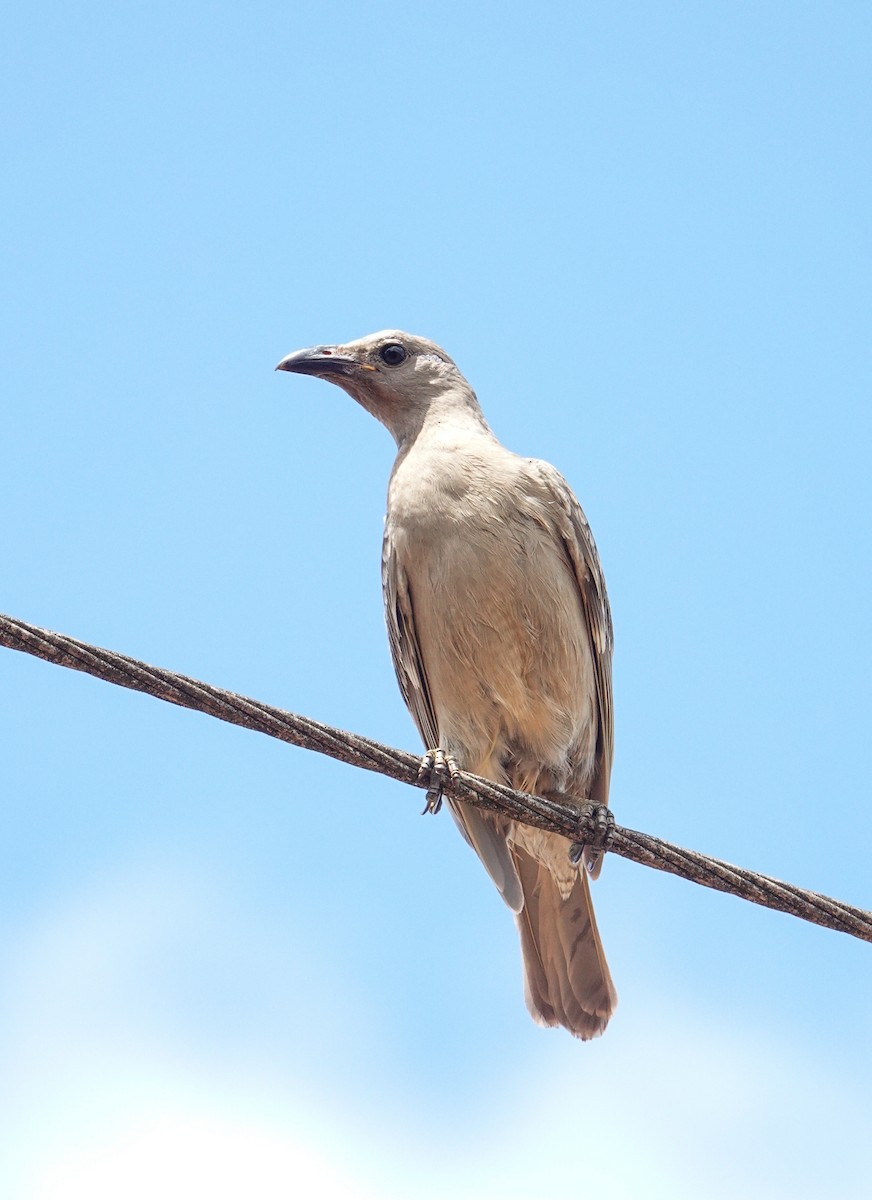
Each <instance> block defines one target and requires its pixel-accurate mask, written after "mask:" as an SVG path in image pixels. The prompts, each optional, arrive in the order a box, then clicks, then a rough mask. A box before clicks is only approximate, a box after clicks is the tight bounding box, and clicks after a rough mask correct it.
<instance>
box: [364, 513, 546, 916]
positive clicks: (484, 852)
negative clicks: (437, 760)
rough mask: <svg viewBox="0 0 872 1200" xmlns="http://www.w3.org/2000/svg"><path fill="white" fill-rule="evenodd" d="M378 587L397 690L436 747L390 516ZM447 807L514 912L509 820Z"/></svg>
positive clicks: (517, 890) (518, 893) (454, 804)
mask: <svg viewBox="0 0 872 1200" xmlns="http://www.w3.org/2000/svg"><path fill="white" fill-rule="evenodd" d="M382 589H383V592H384V601H385V621H386V623H387V627H388V640H389V642H390V647H391V657H392V658H393V661H394V670H395V671H396V674H397V681H398V682H399V685H400V691H401V692H402V695H403V699H404V700H405V702H406V707H407V708H408V710H409V712H410V713H411V715H412V719H413V720H414V722H415V724H416V725H417V726H418V731H419V733H420V734H421V737H422V738H423V740H424V745H425V747H426V748H427V749H428V750H435V749H437V748H438V747H439V744H440V739H439V722H438V719H437V716H436V708H435V705H434V704H433V698H432V695H431V693H430V687H429V684H428V682H427V669H426V667H425V664H424V656H423V654H422V653H421V646H420V642H419V641H418V634H417V630H416V627H415V612H414V607H413V602H412V590H411V587H410V585H409V579H408V576H407V574H406V572H405V570H404V569H403V566H402V563H401V562H400V556H399V555H398V553H397V547H396V542H395V540H394V537H393V535H392V530H391V523H390V520H388V521H387V522H386V524H385V536H384V542H383V544H382ZM460 765H461V766H462V765H463V764H460ZM448 807H449V809H450V810H451V815H452V816H453V818H454V820H455V822H456V824H457V827H458V828H459V830H460V832H461V833H462V834H463V836H464V838H466V840H467V842H469V844H470V846H472V848H473V850H475V852H476V854H477V855H478V856H479V858H480V859H481V861H482V862H483V863H484V866H485V869H486V870H487V872H488V874H489V875H490V877H491V879H492V880H493V881H494V883H495V884H496V886H497V888H498V890H499V892H500V895H501V896H502V898H503V900H505V902H506V904H507V905H508V906H509V908H510V909H511V910H512V912H514V913H519V912H520V911H521V909H522V908H523V907H524V895H523V892H522V890H521V883H520V880H519V879H518V874H517V870H516V868H515V864H514V862H513V860H512V855H511V852H510V850H509V846H508V842H507V836H508V831H509V822H508V821H507V820H506V819H505V818H502V817H499V816H496V815H495V814H493V813H489V812H485V811H484V810H482V809H480V808H476V807H475V806H474V805H471V804H464V803H463V801H462V800H453V799H451V798H449V800H448Z"/></svg>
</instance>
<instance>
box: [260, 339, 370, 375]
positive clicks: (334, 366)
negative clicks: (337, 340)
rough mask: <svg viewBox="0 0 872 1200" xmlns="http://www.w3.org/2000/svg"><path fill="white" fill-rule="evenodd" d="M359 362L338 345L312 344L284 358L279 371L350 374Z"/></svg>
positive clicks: (299, 373)
mask: <svg viewBox="0 0 872 1200" xmlns="http://www.w3.org/2000/svg"><path fill="white" fill-rule="evenodd" d="M359 365H360V364H359V363H358V362H357V361H356V360H355V359H353V358H351V357H350V355H348V354H343V353H342V352H341V351H340V350H339V348H338V347H337V346H311V347H310V348H309V349H308V350H295V351H294V353H293V354H289V355H288V356H287V358H283V359H282V361H281V362H280V363H279V365H278V366H277V367H276V370H277V371H293V372H294V374H296V375H319V376H326V377H329V376H331V375H350V374H351V372H352V371H354V370H355V369H356V368H357V367H359Z"/></svg>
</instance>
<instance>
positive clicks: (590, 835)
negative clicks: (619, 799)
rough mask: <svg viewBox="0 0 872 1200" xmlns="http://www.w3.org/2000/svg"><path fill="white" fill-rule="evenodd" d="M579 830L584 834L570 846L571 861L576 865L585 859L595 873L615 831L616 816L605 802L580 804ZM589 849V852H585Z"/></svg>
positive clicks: (578, 806)
mask: <svg viewBox="0 0 872 1200" xmlns="http://www.w3.org/2000/svg"><path fill="white" fill-rule="evenodd" d="M576 807H577V808H578V832H579V833H580V834H581V835H582V836H581V838H580V839H579V840H578V841H577V842H573V843H572V845H571V846H570V847H569V858H570V861H571V862H573V863H575V865H576V866H578V864H579V863H580V862H581V860H582V858H584V860H585V865H586V866H587V867H588V869H589V870H590V871H591V872H592V873H593V871H594V870H597V873H598V864H599V860H600V858H601V857H602V854H603V852H605V851H606V850H608V848H609V843H610V842H611V840H612V834H613V833H614V832H615V818H614V814H613V813H612V811H611V809H609V808H606V806H605V805H604V804H592V803H590V802H589V801H588V802H587V803H586V804H579V805H577V806H576ZM585 851H587V853H585Z"/></svg>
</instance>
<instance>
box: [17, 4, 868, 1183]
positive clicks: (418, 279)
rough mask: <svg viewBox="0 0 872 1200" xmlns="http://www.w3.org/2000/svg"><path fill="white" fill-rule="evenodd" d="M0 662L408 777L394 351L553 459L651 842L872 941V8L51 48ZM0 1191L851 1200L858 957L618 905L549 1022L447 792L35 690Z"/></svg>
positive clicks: (664, 894)
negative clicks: (117, 658)
mask: <svg viewBox="0 0 872 1200" xmlns="http://www.w3.org/2000/svg"><path fill="white" fill-rule="evenodd" d="M0 35H2V36H0V111H2V117H0V121H2V140H3V159H4V164H5V165H4V170H3V177H2V181H0V196H2V220H0V243H2V257H3V262H4V266H3V269H2V273H0V305H2V313H0V317H2V320H0V343H2V345H0V350H2V353H0V372H2V413H3V416H2V436H0V512H2V524H3V535H2V566H0V610H3V611H6V612H7V613H9V614H12V615H14V616H17V617H20V618H22V619H24V620H27V621H31V622H34V623H36V624H39V625H43V626H46V627H48V628H52V629H57V630H60V631H62V632H65V633H68V634H71V635H73V636H76V637H79V638H82V639H84V640H87V641H92V642H95V643H97V644H99V645H103V646H108V647H111V648H113V649H116V650H120V651H123V652H125V653H128V654H131V655H134V656H136V657H140V658H143V659H145V660H147V661H149V662H153V663H156V664H159V665H161V666H165V667H168V668H171V669H175V670H179V671H182V672H185V673H187V674H190V675H193V676H197V677H200V678H203V679H206V680H208V681H210V682H211V683H214V684H218V685H220V686H224V687H228V688H232V689H234V690H237V691H240V692H243V693H246V694H248V695H251V696H254V697H257V698H259V699H262V700H265V701H268V702H270V703H273V704H278V705H281V706H283V707H285V708H289V709H291V710H293V711H296V712H300V713H305V714H308V715H310V716H314V717H317V718H319V719H321V720H323V721H327V722H329V723H332V724H336V725H339V726H342V727H345V728H348V729H354V730H357V731H359V732H362V733H365V734H368V735H370V736H372V737H375V738H378V739H380V740H383V741H386V742H389V743H391V744H394V745H399V746H402V747H404V748H407V749H415V750H417V749H418V748H419V745H418V739H417V735H416V733H415V730H414V727H413V725H412V722H411V720H410V718H409V717H408V715H407V714H406V712H405V709H404V707H403V704H402V701H401V699H400V696H399V693H398V690H397V688H396V685H395V681H394V677H393V672H392V669H391V665H390V659H389V654H388V648H387V641H386V636H385V632H384V627H383V619H382V612H381V595H380V581H379V556H380V539H381V523H382V513H383V506H384V493H385V486H386V481H387V476H388V472H389V470H390V465H391V462H392V457H393V445H392V442H391V440H390V437H389V435H388V434H387V433H386V432H385V431H384V430H383V429H382V428H381V427H379V426H378V425H377V424H376V423H375V422H374V421H372V419H371V418H370V417H368V416H367V415H366V414H365V413H364V412H363V411H362V410H359V409H357V408H356V407H355V406H354V404H353V402H352V401H351V400H350V399H349V398H348V397H347V396H345V395H344V394H343V393H342V392H340V391H339V390H338V389H335V388H330V387H328V386H327V385H326V384H323V383H320V382H319V381H317V380H311V379H302V378H295V377H289V376H286V375H276V374H274V372H273V367H274V365H275V363H276V362H277V361H278V360H279V359H280V358H281V357H283V356H284V355H285V354H286V353H288V352H290V351H291V350H294V349H297V348H299V347H302V346H307V345H310V344H312V343H315V342H331V341H344V340H348V339H351V338H354V337H357V336H360V335H362V334H364V333H368V332H371V331H373V330H376V329H380V328H384V327H400V328H405V329H409V330H411V331H413V332H416V333H421V334H424V335H426V336H429V337H431V338H433V339H435V340H436V341H437V342H439V343H440V344H442V345H443V346H445V347H446V349H447V350H448V352H449V353H450V354H451V355H452V356H453V357H454V358H455V360H456V361H457V362H458V364H459V365H460V367H461V370H463V372H464V373H465V374H466V375H467V377H468V378H469V379H470V380H471V382H472V383H473V386H474V387H475V388H476V390H477V392H478V394H479V398H480V400H481V402H482V405H483V407H484V410H485V412H486V414H487V415H488V417H489V419H490V422H491V424H492V426H493V428H494V430H495V431H496V432H497V434H498V435H499V436H500V438H501V439H502V440H503V441H504V442H505V443H506V444H507V445H508V446H510V447H511V448H512V449H515V450H517V451H519V452H521V453H524V454H529V455H535V456H539V457H542V458H546V459H549V460H550V461H552V462H554V463H555V464H556V465H557V466H558V467H559V468H560V469H561V470H562V471H563V473H564V474H565V475H566V476H567V478H568V479H569V480H570V482H571V484H572V485H573V487H574V489H575V490H576V492H577V494H578V496H579V498H580V499H581V501H582V503H583V505H584V507H585V509H586V512H587V514H588V517H589V519H590V522H591V524H592V526H593V529H594V532H595V535H596V538H597V542H598V544H599V548H600V553H601V557H602V560H603V565H604V569H605V573H606V578H607V580H608V586H609V591H610V595H611V601H612V607H613V610H614V618H615V627H616V639H617V648H616V654H615V703H616V723H617V726H616V727H617V734H616V764H615V772H614V777H613V788H612V807H613V809H614V811H615V813H616V816H617V819H618V821H619V822H620V823H622V824H625V825H628V826H630V827H632V828H637V829H643V830H645V831H647V832H650V833H654V834H658V835H660V836H663V837H666V838H669V839H671V840H674V841H677V842H679V843H680V844H683V845H686V846H689V847H693V848H695V849H698V850H702V851H706V852H709V853H712V854H715V855H717V856H719V857H722V858H726V859H728V860H730V861H734V862H737V863H741V864H742V865H744V866H747V867H751V868H755V869H758V870H762V871H765V872H767V873H770V874H774V875H776V876H779V877H781V878H784V879H787V880H790V881H791V882H794V883H797V884H801V885H804V886H808V887H813V888H816V889H818V890H821V891H823V892H826V893H829V894H832V895H835V896H837V897H839V898H842V899H845V900H849V901H852V902H854V903H857V904H860V905H863V906H865V907H872V883H870V871H869V863H870V851H872V808H870V804H869V763H868V754H869V745H870V736H869V728H870V721H872V687H870V678H872V637H870V632H869V607H870V587H872V552H870V538H869V520H870V512H872V471H870V445H872V442H870V434H872V428H870V426H872V421H870V383H872V378H870V376H872V371H870V356H869V328H870V291H872V285H870V279H872V263H870V242H872V237H870V227H872V204H870V173H872V172H870V163H872V153H870V152H872V146H870V140H872V139H870V111H872V107H870V102H872V96H870V92H872V85H870V80H872V62H870V60H872V15H870V9H869V7H868V5H866V4H861V3H848V2H846V3H838V4H824V3H811V2H809V3H804V2H795V3H769V2H764V3H762V4H760V3H757V4H750V3H740V2H734V3H725V2H722V0H711V2H709V3H706V4H698V3H664V4H645V3H635V4H634V3H625V2H622V0H609V2H605V0H603V2H597V3H580V4H569V3H567V4H557V3H547V2H546V3H544V4H540V5H538V6H535V8H534V6H532V5H518V4H513V3H508V4H507V3H502V4H499V5H497V4H491V3H481V4H478V5H476V4H468V3H464V4H459V3H451V2H449V3H441V4H415V3H413V4H411V5H409V6H406V7H398V6H397V5H395V4H387V3H383V2H381V0H375V2H374V3H369V4H367V5H352V4H347V3H325V4H321V5H309V6H298V5H284V4H278V3H270V2H267V0H253V2H251V3H248V4H246V5H243V6H241V5H230V4H226V3H212V4H210V3H203V2H201V0H189V2H188V3H185V4H179V3H172V4H170V3H165V2H160V0H158V2H156V3H152V4H148V5H140V6H131V5H118V4H109V3H83V4H80V5H73V6H71V5H69V4H60V3H42V2H40V0H32V2H31V3H29V4H27V5H25V4H18V5H16V6H14V7H13V9H12V10H11V11H7V12H6V14H5V16H4V17H3V23H2V30H0ZM0 741H2V753H0V789H2V809H0V1130H2V1132H0V1192H2V1195H3V1196H4V1197H9V1198H10V1200H24V1198H26V1200H79V1197H82V1198H84V1197H88V1200H110V1198H112V1200H114V1198H115V1197H117V1196H119V1195H123V1196H125V1197H132V1198H133V1200H140V1198H143V1200H144V1198H145V1197H149V1198H150V1197H153V1196H156V1195H160V1196H162V1197H168V1198H169V1200H176V1198H179V1200H181V1198H182V1197H185V1198H188V1197H190V1196H192V1195H209V1196H210V1197H217V1198H218V1200H223V1198H225V1197H226V1198H229V1197H238V1196H242V1195H245V1196H254V1197H258V1198H261V1197H263V1198H266V1200H273V1198H276V1200H277V1198H279V1197H288V1196H293V1195H301V1196H306V1197H315V1198H317V1200H321V1198H325V1200H326V1198H330V1197H350V1198H351V1200H374V1198H375V1197H387V1198H388V1200H393V1198H397V1200H399V1198H401V1197H402V1198H406V1197H409V1196H414V1197H422V1198H424V1200H429V1198H431V1197H432V1198H436V1197H442V1196H445V1195H448V1194H453V1195H456V1196H460V1197H467V1196H468V1197H491V1196H494V1197H496V1196H499V1197H501V1198H505V1197H509V1198H511V1197H517V1198H521V1197H530V1196H542V1195H549V1194H552V1193H553V1194H555V1195H568V1196H579V1197H581V1196H587V1195H591V1196H594V1195H595V1196H598V1197H600V1200H612V1198H615V1200H620V1198H623V1197H637V1196H645V1197H646V1200H649V1198H657V1197H661V1196H662V1197H667V1196H668V1197H670V1200H673V1198H679V1200H682V1198H684V1197H687V1198H690V1197H693V1198H694V1200H697V1198H698V1197H701V1196H705V1197H707V1198H708V1197H713V1198H715V1200H720V1198H727V1197H733V1196H734V1195H736V1194H741V1195H744V1196H746V1197H752V1198H754V1197H766V1200H781V1198H782V1197H784V1198H787V1197H790V1198H791V1200H797V1197H799V1198H805V1197H820V1196H822V1195H833V1196H836V1195H837V1196H839V1197H840V1198H841V1200H854V1198H857V1200H859V1198H860V1197H866V1196H867V1195H868V1191H867V1189H868V1178H869V1173H870V1171H872V1143H870V1139H869V1128H870V1100H869V1079H870V1077H872V1034H870V1029H872V1017H870V1012H872V952H870V947H869V946H868V945H866V944H864V943H862V942H859V941H856V940H853V939H851V938H848V937H846V936H844V935H840V934H836V933H832V932H828V931H825V930H821V929H818V928H815V927H813V926H810V925H807V924H805V923H803V922H800V921H798V920H795V919H793V918H791V917H788V916H785V915H782V914H777V913H772V912H768V911H766V910H763V909H760V908H757V907H754V906H752V905H749V904H746V903H743V902H741V901H739V900H736V899H733V898H730V897H725V896H721V895H718V894H715V893H711V892H707V891H705V890H704V889H701V888H698V887H695V886H693V885H691V884H688V883H685V882H683V881H681V880H677V879H674V878H671V877H667V876H664V875H661V874H658V873H656V872H654V871H651V870H648V869H645V868H642V867H639V866H635V865H633V864H631V863H627V862H625V861H623V860H620V859H616V858H610V859H609V860H608V861H607V863H606V866H605V869H604V871H603V875H602V877H601V879H600V881H599V882H598V883H597V885H596V886H595V889H594V895H595V902H596V906H597V912H598V916H599V922H600V928H601V932H602V936H603V940H604V942H605V945H606V949H607V952H608V956H609V960H610V963H611V967H612V972H613V975H614V977H615V981H616V984H617V988H618V992H619V995H620V1005H619V1008H618V1011H617V1014H616V1016H615V1018H614V1020H613V1022H612V1025H611V1027H610V1028H609V1030H608V1032H607V1034H606V1036H605V1037H604V1038H602V1039H601V1040H599V1041H598V1042H595V1043H590V1044H582V1043H579V1042H577V1041H575V1040H574V1039H572V1038H570V1037H569V1036H568V1035H566V1034H564V1033H563V1032H560V1031H556V1030H541V1029H539V1028H537V1027H536V1026H534V1025H533V1024H532V1022H531V1021H530V1020H529V1018H528V1016H527V1014H526V1011H525V1008H524V1004H523V997H522V988H521V981H520V964H519V951H518V947H517V944H516V934H515V930H514V925H513V922H512V920H511V917H510V914H509V912H508V911H507V910H506V909H505V908H504V907H503V905H502V904H501V902H500V900H499V897H498V895H497V893H496V891H495V889H494V888H493V887H492V885H491V884H490V882H489V880H488V879H487V877H486V875H485V873H484V871H483V869H482V868H481V866H480V864H479V863H478V862H477V861H476V859H475V857H474V855H472V854H471V853H470V851H469V849H468V848H467V847H466V846H465V845H464V844H463V842H462V841H461V839H460V837H459V836H458V834H457V831H456V830H455V829H454V827H453V824H452V822H451V821H450V820H449V819H448V817H447V816H444V815H443V816H441V817H439V818H437V819H426V820H425V819H422V818H421V817H420V816H419V811H420V808H421V805H422V797H421V794H420V793H418V792H416V791H412V790H410V789H407V788H404V787H402V786H401V785H399V784H397V783H394V782H392V781H389V780H386V779H383V778H381V777H379V776H376V775H370V774H367V773H365V772H362V771H356V770H354V769H353V768H351V767H347V766H344V765H341V764H338V763H333V762H331V761H329V760H327V759H324V758H322V757H319V756H316V755H314V754H310V753H306V752H304V751H301V750H296V749H292V748H289V747H287V746H284V745H282V744H280V743H278V742H275V741H272V740H270V739H267V738H264V737H261V736H257V735H254V734H252V733H248V732H245V731H244V730H240V729H236V728H232V727H230V726H227V725H223V724H221V723H219V722H217V721H214V720H212V719H210V718H207V717H204V716H201V715H197V714H192V713H188V712H184V711H182V710H180V709H177V708H174V707H172V706H170V705H167V704H162V703H159V702H157V701H155V700H152V699H149V698H147V697H143V696H139V695H135V694H133V693H130V692H126V691H124V690H122V689H120V688H117V687H112V686H110V685H108V684H105V683H101V682H98V681H96V680H92V679H89V678H87V677H85V676H83V675H78V674H75V673H73V672H70V671H65V670H61V669H59V668H56V667H51V666H48V665H46V664H44V663H41V662H39V661H37V660H36V659H33V658H30V657H27V656H24V655H20V654H16V653H13V652H10V651H0Z"/></svg>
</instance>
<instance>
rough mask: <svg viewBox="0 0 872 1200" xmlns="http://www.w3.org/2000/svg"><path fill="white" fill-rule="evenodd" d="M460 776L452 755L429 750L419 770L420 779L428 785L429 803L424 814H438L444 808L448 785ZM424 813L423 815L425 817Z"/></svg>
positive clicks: (438, 750)
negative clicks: (443, 797)
mask: <svg viewBox="0 0 872 1200" xmlns="http://www.w3.org/2000/svg"><path fill="white" fill-rule="evenodd" d="M459 774H460V768H459V767H458V765H457V763H456V762H455V761H454V756H453V755H452V754H446V753H445V751H444V750H441V749H436V750H428V751H427V753H426V754H425V755H424V757H423V758H422V759H421V765H420V767H419V768H418V779H419V780H420V782H421V783H426V784H427V803H426V804H425V805H424V813H434V814H435V813H438V811H439V809H440V808H441V807H442V795H443V793H444V791H445V788H446V785H448V784H450V783H452V782H453V781H454V780H455V779H456V778H457V776H458V775H459ZM424 813H422V814H421V815H422V816H423V815H424Z"/></svg>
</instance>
